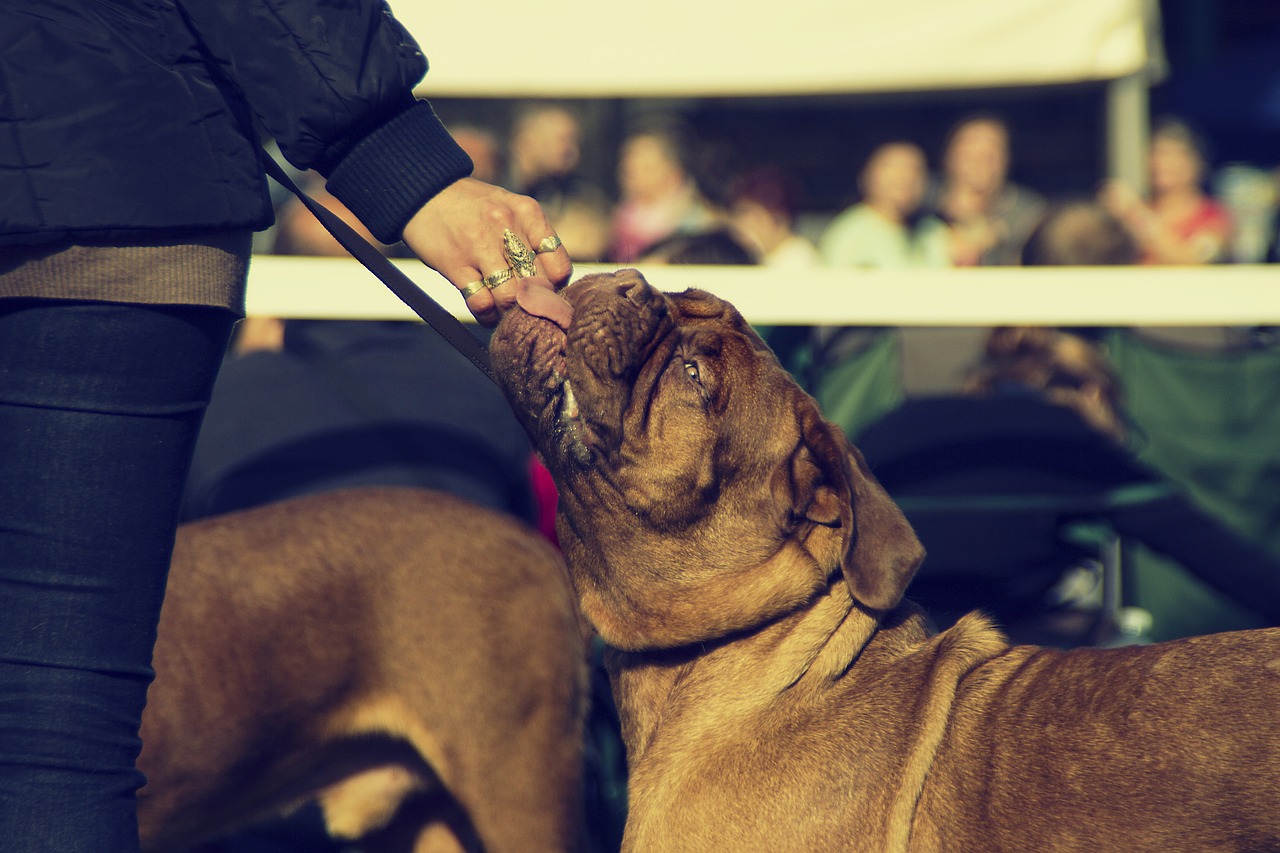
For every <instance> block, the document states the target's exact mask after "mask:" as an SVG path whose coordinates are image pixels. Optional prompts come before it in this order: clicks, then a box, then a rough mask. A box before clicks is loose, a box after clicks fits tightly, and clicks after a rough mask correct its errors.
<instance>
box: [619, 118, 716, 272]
mask: <svg viewBox="0 0 1280 853" xmlns="http://www.w3.org/2000/svg"><path fill="white" fill-rule="evenodd" d="M692 144H693V143H692V141H691V140H690V138H689V134H688V133H687V132H686V131H684V130H683V129H682V128H679V127H677V126H675V125H656V126H654V127H651V128H646V129H643V130H639V131H637V132H635V133H633V134H631V135H630V136H628V137H627V139H626V140H625V141H624V142H623V144H622V150H621V152H620V154H619V158H618V189H619V192H620V193H621V200H620V201H619V203H618V206H617V207H616V208H615V209H614V212H613V222H612V243H611V246H612V248H611V250H610V257H611V259H612V260H613V261H614V262H616V263H623V264H625V263H630V262H632V261H634V260H635V259H636V258H638V257H640V255H642V254H643V253H644V252H645V250H647V249H648V248H649V247H650V246H652V245H654V244H655V243H657V242H658V241H659V240H663V239H665V238H667V237H670V236H672V235H673V234H679V233H688V232H692V231H698V230H700V229H702V228H705V227H707V226H709V225H710V224H711V223H712V222H713V221H715V219H716V214H715V212H714V209H713V207H712V206H711V204H710V203H709V202H708V201H707V200H706V198H704V196H703V194H702V192H701V190H700V189H699V188H698V183H697V181H696V179H695V176H694V172H693V166H692V162H693V152H692Z"/></svg>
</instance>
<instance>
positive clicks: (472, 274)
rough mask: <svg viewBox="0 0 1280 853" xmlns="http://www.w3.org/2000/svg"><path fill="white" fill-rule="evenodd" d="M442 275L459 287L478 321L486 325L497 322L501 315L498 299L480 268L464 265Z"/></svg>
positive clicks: (468, 308)
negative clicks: (485, 281)
mask: <svg viewBox="0 0 1280 853" xmlns="http://www.w3.org/2000/svg"><path fill="white" fill-rule="evenodd" d="M442 275H444V277H445V278H446V279H448V280H449V282H450V283H451V284H452V285H453V286H454V287H456V288H458V292H459V293H460V294H461V295H462V298H463V300H464V301H465V302H466V305H467V310H468V311H470V312H471V316H473V317H475V318H476V322H477V323H479V324H480V325H482V326H485V327H491V326H494V325H496V324H497V322H498V317H499V311H498V306H497V299H496V298H495V297H494V295H493V291H492V289H491V288H489V287H488V286H487V285H486V284H485V283H484V280H483V276H481V275H480V271H479V270H477V269H475V268H474V267H462V268H459V269H458V270H454V271H451V273H450V274H445V273H442Z"/></svg>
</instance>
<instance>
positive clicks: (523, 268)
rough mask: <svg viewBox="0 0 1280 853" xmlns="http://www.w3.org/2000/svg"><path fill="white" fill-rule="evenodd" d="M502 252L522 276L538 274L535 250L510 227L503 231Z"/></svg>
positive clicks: (517, 273)
mask: <svg viewBox="0 0 1280 853" xmlns="http://www.w3.org/2000/svg"><path fill="white" fill-rule="evenodd" d="M502 253H503V254H504V255H506V257H507V260H508V261H509V262H510V263H511V268H512V269H513V270H515V273H516V275H518V276H520V277H521V278H528V277H529V276H533V275H537V274H538V268H537V266H535V265H534V263H533V259H534V257H535V256H534V254H533V252H532V251H530V249H529V247H528V246H526V245H525V244H524V241H523V240H521V239H520V238H519V237H517V236H516V235H515V232H514V231H512V230H511V229H510V228H508V229H507V230H505V231H503V232H502Z"/></svg>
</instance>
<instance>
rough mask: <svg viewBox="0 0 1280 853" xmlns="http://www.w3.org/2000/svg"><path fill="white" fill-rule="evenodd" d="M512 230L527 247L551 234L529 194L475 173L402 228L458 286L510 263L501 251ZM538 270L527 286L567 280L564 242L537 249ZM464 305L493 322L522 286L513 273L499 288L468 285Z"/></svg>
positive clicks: (431, 264) (425, 257)
mask: <svg viewBox="0 0 1280 853" xmlns="http://www.w3.org/2000/svg"><path fill="white" fill-rule="evenodd" d="M508 229H510V230H511V231H512V232H513V233H515V235H516V236H517V237H519V238H520V239H521V240H523V241H524V243H525V245H527V246H528V247H529V248H530V249H533V250H535V251H536V250H537V249H538V246H539V244H540V243H542V241H543V240H545V239H547V238H549V237H554V236H555V230H554V229H552V227H551V225H550V223H548V222H547V218H546V215H545V214H544V213H543V211H542V207H541V205H539V204H538V203H537V202H536V201H534V200H533V199H531V198H528V197H527V196H522V195H516V194H515V193H511V192H507V191H506V190H504V189H502V188H501V187H495V186H493V185H492V184H486V183H484V182H483V181H478V180H475V179H474V178H463V179H462V180H460V181H456V182H454V183H452V184H450V185H449V186H448V187H446V188H445V189H444V190H442V191H441V192H440V193H439V194H438V195H436V196H435V197H434V198H432V199H431V200H430V201H428V202H427V203H426V204H425V205H424V206H423V207H422V209H421V210H419V211H418V212H417V213H416V214H414V216H413V218H412V219H410V220H409V224H408V225H406V226H405V229H404V234H403V237H404V242H405V245H407V246H408V247H409V248H410V249H411V250H412V251H413V253H414V254H415V255H417V256H418V258H419V259H420V260H421V261H422V262H423V263H424V264H426V265H427V266H429V267H431V268H432V269H434V270H436V271H437V272H439V273H440V274H441V275H443V276H444V277H445V278H447V279H448V280H449V281H450V282H451V283H452V284H453V286H454V287H456V288H458V290H459V291H462V290H463V288H468V286H469V285H474V284H475V283H476V282H480V281H482V280H483V279H484V277H485V276H488V275H491V274H493V273H496V272H499V271H502V270H506V269H508V268H509V267H510V266H511V262H510V261H509V260H508V259H507V257H506V255H504V254H503V241H502V235H503V232H504V231H506V230H508ZM535 263H536V265H537V267H538V272H539V275H538V276H536V277H533V278H530V279H529V282H530V285H529V286H544V287H550V288H551V289H558V288H561V287H563V286H564V285H566V284H568V282H569V276H570V275H571V274H572V273H573V264H572V262H571V261H570V260H569V253H568V252H567V251H566V250H565V248H564V246H559V247H557V248H556V249H555V250H554V251H551V252H539V253H538V254H537V257H536V260H535ZM469 289H474V290H475V292H474V293H471V294H470V295H469V296H467V297H466V300H467V307H468V308H469V309H470V310H471V313H472V314H473V315H474V316H475V318H476V321H477V322H479V323H480V324H481V325H483V326H493V325H494V324H496V323H497V322H498V318H499V317H500V316H502V314H503V312H505V311H506V310H507V309H509V308H510V307H511V306H512V305H514V304H515V303H516V297H517V294H518V293H519V292H520V291H521V289H522V288H519V287H517V286H516V282H515V280H514V276H512V279H511V280H510V281H507V282H504V283H502V284H499V285H498V286H497V287H492V288H491V287H479V288H469Z"/></svg>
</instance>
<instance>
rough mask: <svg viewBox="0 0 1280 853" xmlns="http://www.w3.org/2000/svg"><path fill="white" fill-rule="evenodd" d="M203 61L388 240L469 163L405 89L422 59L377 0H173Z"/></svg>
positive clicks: (292, 154)
mask: <svg viewBox="0 0 1280 853" xmlns="http://www.w3.org/2000/svg"><path fill="white" fill-rule="evenodd" d="M179 5H180V7H181V9H182V12H183V15H184V17H185V19H186V20H187V23H188V26H190V28H191V29H192V31H193V32H194V33H195V35H196V36H197V38H198V39H199V40H200V42H201V44H202V46H203V48H204V50H205V51H206V54H207V57H208V61H209V62H210V64H212V65H214V66H215V67H216V68H217V69H218V70H219V71H220V72H221V73H222V75H223V76H224V77H225V78H226V79H227V80H229V81H230V82H231V84H232V85H234V86H235V88H236V89H237V90H238V92H239V93H240V96H241V97H242V98H243V100H244V101H245V103H246V104H247V105H248V107H249V109H250V111H251V112H252V113H253V114H254V116H255V117H256V119H257V120H258V121H259V122H260V123H261V125H262V126H263V127H264V128H265V129H266V132H267V133H268V134H270V135H271V136H272V137H273V138H274V139H275V140H276V142H277V143H278V144H279V145H280V149H281V151H282V152H283V153H284V156H285V157H286V158H288V160H289V161H290V162H291V163H293V164H294V165H295V166H298V167H300V168H310V169H316V170H317V171H319V172H321V173H322V174H324V175H326V176H327V177H328V178H329V189H330V191H331V192H333V194H334V195H335V196H337V197H338V198H339V199H340V200H341V201H342V202H343V203H344V204H346V205H347V206H348V207H349V208H351V210H352V211H353V212H354V213H355V214H356V216H358V217H359V218H360V220H361V221H362V222H364V223H365V225H367V226H368V227H369V229H370V230H371V231H372V232H373V233H374V235H375V236H377V237H378V239H379V240H382V241H383V242H388V243H390V242H395V241H396V240H398V239H399V238H400V232H401V231H402V230H403V228H404V226H405V224H406V223H407V222H408V221H409V219H410V218H411V217H412V216H413V214H414V213H415V212H416V211H417V210H418V208H420V207H421V206H422V205H423V204H425V203H426V202H427V201H428V200H429V199H430V198H431V197H432V196H434V195H435V194H436V193H438V192H439V191H440V190H442V189H444V188H445V187H446V186H448V185H449V184H451V183H453V182H454V181H456V180H458V179H459V178H462V177H465V176H467V175H469V174H470V173H471V161H470V159H469V158H468V157H467V155H466V153H465V152H463V151H462V149H461V148H460V147H459V146H458V145H457V143H455V142H454V141H453V138H452V137H451V136H450V135H449V133H448V131H447V130H446V129H445V127H444V125H443V124H441V122H440V120H439V119H438V118H437V117H436V115H435V112H434V111H433V110H432V109H431V106H430V105H429V104H428V103H427V102H425V101H416V100H415V99H414V97H413V94H412V92H413V87H414V85H415V84H416V83H417V82H418V81H419V80H421V79H422V76H423V75H424V74H425V73H426V70H427V60H426V58H425V57H424V56H423V55H422V51H421V50H419V48H418V45H417V43H416V42H415V41H414V40H413V38H412V36H410V35H409V33H408V32H407V31H406V30H405V29H404V27H402V26H401V25H400V23H399V22H398V21H396V19H395V18H394V17H392V15H391V12H390V10H389V9H388V7H387V5H386V3H385V2H383V0H327V2H319V0H217V2H209V0H179Z"/></svg>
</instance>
